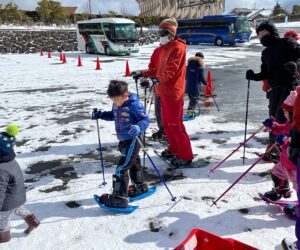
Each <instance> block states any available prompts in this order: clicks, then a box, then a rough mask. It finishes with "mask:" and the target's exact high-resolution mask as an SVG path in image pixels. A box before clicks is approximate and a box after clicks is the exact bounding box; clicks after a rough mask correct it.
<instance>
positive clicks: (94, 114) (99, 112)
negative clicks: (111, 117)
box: [92, 108, 102, 120]
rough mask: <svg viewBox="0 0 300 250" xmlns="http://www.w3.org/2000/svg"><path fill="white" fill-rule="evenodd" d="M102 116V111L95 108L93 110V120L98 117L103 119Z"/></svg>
mask: <svg viewBox="0 0 300 250" xmlns="http://www.w3.org/2000/svg"><path fill="white" fill-rule="evenodd" d="M101 116H102V111H100V110H98V109H96V108H95V109H93V112H92V120H97V119H99V118H100V119H101Z"/></svg>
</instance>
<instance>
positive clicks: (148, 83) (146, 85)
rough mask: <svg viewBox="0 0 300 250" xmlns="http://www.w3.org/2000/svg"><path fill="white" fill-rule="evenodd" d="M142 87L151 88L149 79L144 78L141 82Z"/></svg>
mask: <svg viewBox="0 0 300 250" xmlns="http://www.w3.org/2000/svg"><path fill="white" fill-rule="evenodd" d="M140 85H141V87H142V88H149V87H150V82H149V80H148V79H147V78H144V79H143V80H141V82H140Z"/></svg>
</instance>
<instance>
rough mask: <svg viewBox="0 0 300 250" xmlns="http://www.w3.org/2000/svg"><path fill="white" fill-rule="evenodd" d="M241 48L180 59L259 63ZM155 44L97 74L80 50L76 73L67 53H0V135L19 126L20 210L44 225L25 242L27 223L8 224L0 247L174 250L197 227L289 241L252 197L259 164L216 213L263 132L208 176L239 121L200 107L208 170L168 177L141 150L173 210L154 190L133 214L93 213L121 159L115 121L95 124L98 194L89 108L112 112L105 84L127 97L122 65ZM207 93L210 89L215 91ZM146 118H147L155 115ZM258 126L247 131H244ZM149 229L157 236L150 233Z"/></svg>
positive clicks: (73, 56) (258, 241)
mask: <svg viewBox="0 0 300 250" xmlns="http://www.w3.org/2000/svg"><path fill="white" fill-rule="evenodd" d="M257 42H258V41H257V40H256V41H252V43H257ZM248 45H249V44H245V45H243V46H241V47H239V48H238V49H237V50H236V51H233V49H232V47H215V46H202V47H201V46H190V47H189V48H188V51H187V56H191V55H194V54H195V52H196V51H197V50H199V48H201V49H203V50H205V59H206V63H207V65H208V66H209V67H210V68H211V69H212V70H213V69H214V68H220V67H223V66H222V65H223V64H225V63H227V64H228V63H231V62H232V63H234V62H238V61H239V60H245V59H246V58H247V57H248V56H257V57H258V58H259V52H253V51H251V50H249V48H248ZM156 46H157V44H156V45H147V46H143V47H142V48H141V51H140V53H139V55H138V56H129V57H125V56H122V57H106V56H102V55H100V62H101V67H102V70H100V71H96V70H95V66H96V65H95V64H96V63H95V61H96V56H95V55H86V54H84V53H80V55H81V57H82V61H83V64H84V66H83V67H77V66H76V64H77V55H78V53H67V64H62V63H61V62H60V61H59V55H58V54H57V53H53V54H52V58H51V59H48V58H47V57H46V56H43V57H41V56H39V55H38V54H34V55H0V74H1V78H2V79H1V82H0V87H1V92H0V100H1V101H0V107H1V123H0V128H1V130H3V129H4V127H5V126H6V125H7V124H8V123H16V124H18V125H19V126H20V134H19V136H18V137H17V139H18V145H17V147H16V152H17V153H18V157H17V158H18V161H19V163H20V164H21V166H22V169H23V170H24V174H25V179H26V185H27V186H28V192H27V200H28V201H27V205H26V206H27V207H28V208H29V209H30V210H32V211H33V212H34V213H35V214H36V215H37V216H38V217H39V218H40V220H41V222H42V223H41V225H40V227H39V228H38V229H37V230H35V231H34V232H32V234H31V235H30V236H28V237H26V236H25V235H24V234H23V233H22V232H23V230H24V229H25V224H24V221H23V220H21V219H20V218H17V217H13V218H12V222H11V226H12V230H11V232H12V237H13V238H12V240H11V241H10V242H9V243H7V244H3V245H1V249H18V250H19V249H31V250H32V249H172V248H174V247H175V246H177V245H178V244H179V243H180V242H181V241H183V240H184V239H185V237H186V236H187V235H188V233H189V232H190V231H191V229H193V228H201V229H204V230H207V231H209V232H212V233H214V234H217V235H220V236H222V237H232V238H235V239H238V240H240V241H243V242H245V243H247V244H249V245H253V246H255V247H257V248H259V249H265V250H270V249H279V248H278V245H279V243H280V241H281V239H282V238H283V237H285V236H288V235H293V234H294V222H293V221H291V220H289V219H287V218H286V217H285V216H283V215H282V214H281V212H280V210H279V209H278V208H277V207H275V206H268V205H266V204H265V203H264V202H263V201H260V200H257V199H256V198H257V193H258V192H264V191H267V190H269V189H270V188H271V181H270V176H269V175H265V172H266V171H268V170H270V169H271V167H272V164H265V163H262V164H257V166H256V167H255V168H254V169H253V170H252V171H251V172H250V173H249V174H248V175H247V176H246V177H245V178H244V179H242V180H241V181H240V182H239V184H237V185H236V186H235V187H234V188H233V189H232V190H231V191H230V192H229V193H228V194H227V195H226V196H225V197H223V199H222V200H221V201H219V203H218V206H213V207H211V206H210V205H211V204H212V200H213V199H215V198H216V197H218V196H219V195H220V194H221V193H222V192H223V191H224V190H225V189H226V188H227V187H229V185H230V184H231V183H233V181H234V180H235V179H237V178H238V177H239V176H240V175H241V174H242V173H243V172H244V171H245V170H246V168H247V167H248V166H250V165H251V164H252V163H253V162H254V161H255V160H256V159H257V156H256V155H255V154H254V153H255V152H257V151H258V152H263V151H264V147H265V145H263V144H262V142H264V141H265V138H266V136H267V135H266V134H265V133H261V134H259V135H258V136H257V137H256V138H255V139H253V140H252V141H251V142H250V143H249V147H248V148H247V150H246V157H247V160H246V165H243V164H242V160H241V157H242V152H238V153H236V154H234V155H233V156H232V157H231V158H230V159H229V160H228V161H226V162H225V163H224V164H223V165H222V166H221V167H220V168H219V170H218V171H216V173H215V174H210V173H209V170H210V169H211V168H212V167H214V166H215V165H216V164H217V163H218V162H220V161H221V160H222V159H223V158H225V156H226V155H228V154H229V153H231V152H232V151H233V150H234V149H235V148H236V147H237V146H238V145H239V143H240V142H241V141H243V133H244V124H243V123H237V122H233V121H228V120H225V119H224V118H222V113H218V112H217V111H216V109H215V108H214V107H205V106H204V105H203V107H202V109H203V111H204V112H203V115H202V116H201V117H200V118H198V119H195V120H194V121H190V122H186V123H185V125H186V128H187V131H188V134H189V135H190V138H191V141H192V146H193V150H194V153H195V154H198V155H199V156H200V157H203V158H207V159H209V161H210V164H209V166H208V167H206V168H200V169H183V170H176V171H171V172H170V171H167V169H166V168H167V165H166V164H165V163H164V162H163V161H161V160H160V159H159V158H158V157H157V156H156V155H155V154H154V153H153V148H157V149H160V148H162V145H160V144H158V143H154V144H153V145H152V147H149V150H148V153H149V154H150V156H152V157H153V158H152V159H153V160H154V162H155V164H157V167H158V168H159V169H160V171H161V172H162V174H163V175H164V177H165V178H166V179H167V180H168V186H169V188H170V190H171V192H172V193H173V194H174V195H175V196H176V197H177V202H176V203H175V202H172V201H171V199H170V196H169V194H168V192H167V191H166V189H165V188H164V186H163V185H161V184H158V191H157V193H156V194H154V195H153V196H152V197H151V198H148V199H144V200H141V201H138V202H136V204H137V205H139V206H140V208H139V209H138V210H137V211H136V212H135V213H133V214H130V215H119V214H118V215H117V214H113V213H108V212H107V211H104V210H101V209H99V208H98V206H97V204H96V203H95V202H94V200H93V195H94V194H102V193H104V192H111V190H112V186H111V175H112V173H113V172H114V167H112V166H111V165H112V163H115V162H116V161H117V159H118V152H117V140H116V136H115V132H114V125H113V123H111V122H105V121H101V120H100V127H101V140H102V143H103V150H104V152H103V153H104V159H105V165H106V167H105V178H106V180H107V182H108V185H106V186H105V187H99V184H101V183H102V174H101V173H100V172H99V171H100V170H101V165H100V162H99V152H98V151H97V150H96V149H97V148H98V141H97V132H96V124H95V121H92V120H90V114H91V111H92V109H93V108H94V107H98V108H101V109H103V110H110V108H111V101H110V100H109V98H108V97H107V95H106V88H107V86H108V82H109V80H110V79H121V80H126V81H128V82H129V83H130V90H131V91H133V92H134V91H135V84H134V82H133V80H132V79H130V78H125V77H123V75H124V73H125V64H126V60H128V62H129V65H130V69H131V70H136V69H144V68H146V67H147V65H148V62H149V58H150V56H151V53H152V51H153V49H154V48H155V47H156ZM258 62H259V59H258ZM224 77H226V76H224ZM214 87H215V89H216V92H217V91H218V86H217V84H215V85H214ZM257 87H258V88H259V87H260V86H258V85H257ZM236 94H239V93H236ZM210 102H211V100H210ZM203 103H204V102H203ZM232 112H234V107H232ZM258 112H259V111H258ZM150 116H151V118H153V117H154V115H153V110H151V114H150ZM262 117H264V114H262ZM260 126H261V124H249V125H248V128H249V134H250V133H253V132H254V131H255V130H256V129H257V128H258V127H260ZM151 128H155V122H154V119H152V123H151V126H150V129H149V130H148V133H149V134H151ZM146 164H147V166H148V171H147V172H148V174H147V176H148V179H150V180H152V181H151V182H152V183H157V182H158V178H157V176H156V174H155V172H154V171H153V169H152V167H151V165H150V164H149V162H148V161H147V162H146ZM293 198H295V195H294V197H293ZM152 227H155V228H156V229H157V230H156V231H158V232H152V231H150V228H152ZM153 231H155V229H154V230H153Z"/></svg>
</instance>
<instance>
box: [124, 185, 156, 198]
mask: <svg viewBox="0 0 300 250" xmlns="http://www.w3.org/2000/svg"><path fill="white" fill-rule="evenodd" d="M155 192H156V186H153V187H150V188H148V191H147V192H145V193H142V194H139V195H137V196H134V197H129V202H133V201H137V200H141V199H144V198H147V197H149V196H151V195H152V194H154V193H155Z"/></svg>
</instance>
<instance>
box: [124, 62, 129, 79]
mask: <svg viewBox="0 0 300 250" xmlns="http://www.w3.org/2000/svg"><path fill="white" fill-rule="evenodd" d="M124 76H126V77H127V76H130V69H129V63H128V61H126V70H125V75H124Z"/></svg>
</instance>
